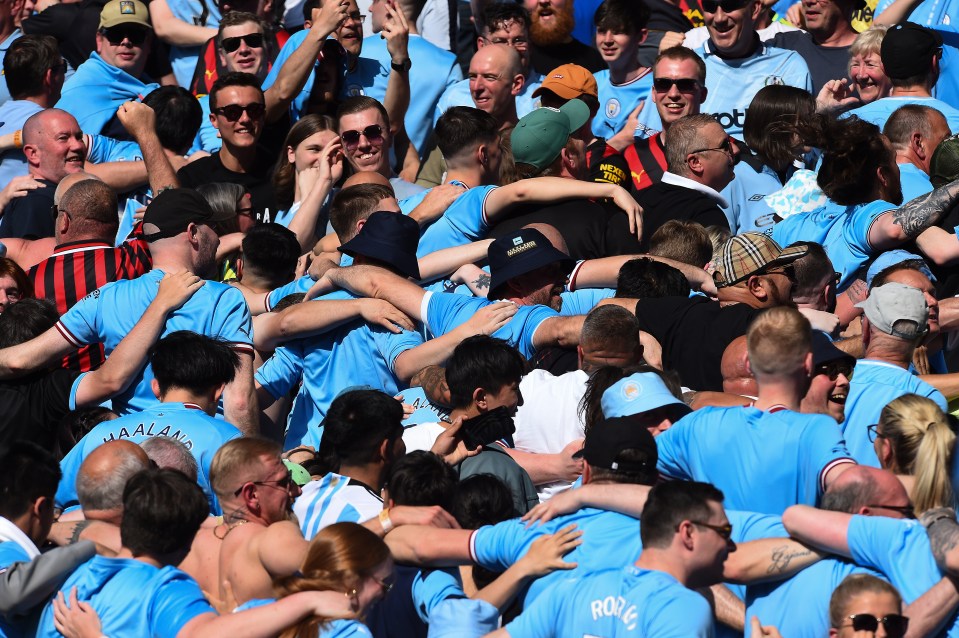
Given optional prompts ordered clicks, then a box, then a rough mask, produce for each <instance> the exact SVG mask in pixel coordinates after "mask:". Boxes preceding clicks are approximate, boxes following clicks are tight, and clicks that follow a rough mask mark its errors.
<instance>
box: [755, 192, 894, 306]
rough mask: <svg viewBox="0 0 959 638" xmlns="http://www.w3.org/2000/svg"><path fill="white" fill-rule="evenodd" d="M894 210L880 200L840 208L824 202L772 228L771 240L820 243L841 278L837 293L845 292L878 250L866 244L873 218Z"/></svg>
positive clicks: (785, 244)
mask: <svg viewBox="0 0 959 638" xmlns="http://www.w3.org/2000/svg"><path fill="white" fill-rule="evenodd" d="M894 208H896V205H895V204H890V203H889V202H885V201H882V200H881V199H880V200H876V201H873V202H869V203H868V204H857V205H854V206H843V205H841V204H837V203H835V202H833V201H828V202H827V203H826V205H825V206H822V207H819V208H816V209H813V210H810V211H803V212H797V213H796V214H795V215H790V216H789V217H787V218H786V219H784V220H782V221H781V222H779V223H778V224H776V225H775V226H773V232H772V237H773V239H774V240H776V242H777V243H778V244H779V245H780V246H788V245H789V244H791V243H793V242H797V241H814V242H816V243H818V244H822V247H823V248H825V250H826V254H827V255H829V259H830V261H832V265H833V268H834V269H835V270H836V272H838V273H840V274H841V275H842V278H841V279H840V280H839V287H838V290H840V291H843V290H845V289H846V288H847V287H848V286H849V284H851V283H852V282H853V281H854V280H855V279H856V276H857V274H858V273H859V270H860V269H861V268H862V267H863V266H864V265H865V263H866V262H867V261H869V259H870V258H871V257H874V256H876V255H877V254H878V253H879V251H877V250H875V249H874V248H873V247H872V246H871V245H870V243H869V229H870V228H871V227H872V224H873V222H874V221H876V218H878V217H879V216H880V215H882V214H883V213H886V212H888V211H891V210H893V209H894Z"/></svg>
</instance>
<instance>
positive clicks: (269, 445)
mask: <svg viewBox="0 0 959 638" xmlns="http://www.w3.org/2000/svg"><path fill="white" fill-rule="evenodd" d="M282 451H283V448H282V447H280V444H279V443H276V442H275V441H270V440H268V439H261V438H258V437H243V438H240V439H233V440H231V441H227V442H226V443H224V444H223V445H221V446H220V449H219V450H217V451H216V454H214V455H213V461H212V462H211V463H210V488H211V489H212V490H213V492H214V493H215V494H216V496H217V498H219V499H220V501H221V502H222V501H224V500H226V499H227V498H232V497H233V492H234V491H235V490H236V488H238V487H240V485H242V484H243V482H244V481H249V480H260V477H259V475H258V472H259V470H260V466H261V464H262V458H263V457H267V458H274V459H279V458H280V453H281V452H282Z"/></svg>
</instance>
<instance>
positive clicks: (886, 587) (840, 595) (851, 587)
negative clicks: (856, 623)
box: [829, 574, 902, 629]
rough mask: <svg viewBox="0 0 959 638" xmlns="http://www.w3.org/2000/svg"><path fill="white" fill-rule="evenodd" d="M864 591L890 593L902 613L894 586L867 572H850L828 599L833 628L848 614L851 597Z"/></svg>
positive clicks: (837, 626) (899, 599)
mask: <svg viewBox="0 0 959 638" xmlns="http://www.w3.org/2000/svg"><path fill="white" fill-rule="evenodd" d="M866 592H869V593H871V594H891V595H892V597H893V598H895V599H896V604H897V605H898V606H899V611H900V613H902V596H900V595H899V592H898V591H897V590H896V588H895V587H893V586H892V585H890V584H889V583H887V582H886V581H884V580H882V579H881V578H876V577H875V576H871V575H869V574H850V575H849V576H846V577H845V578H844V579H843V581H842V582H841V583H839V586H838V587H836V589H835V590H833V592H832V597H831V598H830V599H829V624H830V626H831V627H832V628H833V629H839V627H840V626H841V625H842V624H843V622H844V621H845V620H846V618H847V617H848V616H849V605H850V603H851V601H852V599H853V598H855V597H856V596H858V595H860V594H863V593H866Z"/></svg>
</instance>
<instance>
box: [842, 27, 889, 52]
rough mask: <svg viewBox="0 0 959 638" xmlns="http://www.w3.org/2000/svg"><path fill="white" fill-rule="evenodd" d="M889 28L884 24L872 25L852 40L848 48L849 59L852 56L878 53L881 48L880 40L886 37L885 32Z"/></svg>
mask: <svg viewBox="0 0 959 638" xmlns="http://www.w3.org/2000/svg"><path fill="white" fill-rule="evenodd" d="M888 30H889V27H888V26H886V25H884V24H874V25H872V26H871V27H869V28H868V29H866V30H865V31H863V32H862V33H860V34H859V35H857V36H856V39H855V40H853V42H852V46H850V47H849V59H850V60H852V57H853V56H854V55H869V54H870V53H877V54H878V53H879V49H880V48H881V47H882V39H883V38H885V37H886V31H888Z"/></svg>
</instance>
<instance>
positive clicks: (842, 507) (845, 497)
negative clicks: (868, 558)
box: [822, 465, 909, 518]
mask: <svg viewBox="0 0 959 638" xmlns="http://www.w3.org/2000/svg"><path fill="white" fill-rule="evenodd" d="M908 507H909V494H908V493H907V492H906V488H905V487H903V485H902V483H901V482H900V481H899V479H898V478H896V475H895V474H893V473H892V472H889V471H886V470H880V469H878V468H875V467H869V466H866V465H856V466H853V467H850V468H849V469H847V470H846V471H845V472H843V473H842V474H841V475H839V476H838V477H837V478H836V480H834V481H833V482H832V483H831V484H830V485H829V488H828V489H827V490H826V493H825V495H823V499H822V508H823V509H826V510H830V511H833V512H845V513H847V514H865V515H872V516H888V517H890V518H903V517H904V514H903V512H904V511H905V510H906V508H908Z"/></svg>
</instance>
